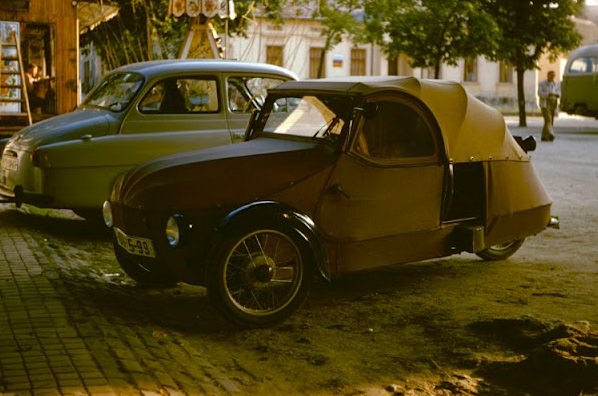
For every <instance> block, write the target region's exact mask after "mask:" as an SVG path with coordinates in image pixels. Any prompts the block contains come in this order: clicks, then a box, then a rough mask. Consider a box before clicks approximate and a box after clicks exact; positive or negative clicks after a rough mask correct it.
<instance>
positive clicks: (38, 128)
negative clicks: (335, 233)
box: [9, 108, 115, 149]
mask: <svg viewBox="0 0 598 396" xmlns="http://www.w3.org/2000/svg"><path fill="white" fill-rule="evenodd" d="M114 118H115V116H114V115H112V113H110V112H107V111H105V110H101V109H92V108H86V109H80V110H75V111H73V112H71V113H66V114H62V115H58V116H56V117H52V118H48V119H47V120H44V121H40V122H38V123H35V124H33V125H31V126H28V127H26V128H24V129H22V130H21V131H19V132H18V133H16V134H15V135H14V136H13V137H12V139H11V140H10V143H9V144H10V145H14V146H17V147H21V148H24V149H26V148H29V149H32V148H35V147H39V146H42V145H46V144H50V143H56V142H62V141H66V140H72V139H78V138H80V137H81V136H83V135H92V136H104V135H107V134H109V133H111V131H110V124H111V123H114Z"/></svg>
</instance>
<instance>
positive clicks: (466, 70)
mask: <svg viewBox="0 0 598 396" xmlns="http://www.w3.org/2000/svg"><path fill="white" fill-rule="evenodd" d="M463 81H466V82H477V81H478V58H466V59H465V61H464V62H463Z"/></svg>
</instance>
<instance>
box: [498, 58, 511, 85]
mask: <svg viewBox="0 0 598 396" xmlns="http://www.w3.org/2000/svg"><path fill="white" fill-rule="evenodd" d="M498 82H501V83H512V82H513V66H511V65H509V64H508V63H505V62H500V63H499V64H498Z"/></svg>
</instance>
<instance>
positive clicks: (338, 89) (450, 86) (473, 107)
mask: <svg viewBox="0 0 598 396" xmlns="http://www.w3.org/2000/svg"><path fill="white" fill-rule="evenodd" d="M388 91H395V92H401V93H405V94H407V95H408V96H412V97H415V98H417V99H419V100H420V101H421V102H423V103H424V104H425V105H426V106H427V107H428V108H429V109H430V111H431V112H432V114H433V115H434V117H435V118H436V121H437V123H438V126H439V127H440V131H441V133H442V135H443V138H444V144H445V150H446V153H447V156H448V157H449V159H450V160H452V161H454V162H472V161H484V160H489V159H494V160H500V159H525V160H527V159H529V157H528V156H527V154H526V153H525V152H524V151H523V149H521V147H520V146H519V144H517V142H516V141H515V139H513V137H512V136H511V134H510V133H509V132H508V129H507V126H506V124H505V120H504V117H503V116H502V114H501V113H500V112H498V111H497V110H496V109H494V108H491V107H490V106H488V105H486V104H484V103H483V102H482V101H480V100H479V99H477V98H475V97H474V96H472V95H471V94H469V93H468V92H466V91H465V89H464V88H463V86H462V85H461V84H459V83H456V82H452V81H444V80H430V79H419V78H415V77H398V76H389V77H348V78H327V79H319V80H303V81H287V82H284V83H282V84H280V85H279V86H277V87H276V88H273V89H271V90H270V91H269V92H270V93H273V94H275V93H285V92H286V93H304V92H305V93H306V94H307V93H313V94H318V93H330V94H340V95H356V96H364V95H369V94H374V93H377V92H388Z"/></svg>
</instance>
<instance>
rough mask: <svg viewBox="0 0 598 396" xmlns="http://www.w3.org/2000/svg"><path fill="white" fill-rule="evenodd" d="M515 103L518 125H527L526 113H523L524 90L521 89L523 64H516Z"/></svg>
mask: <svg viewBox="0 0 598 396" xmlns="http://www.w3.org/2000/svg"><path fill="white" fill-rule="evenodd" d="M515 70H517V104H518V107H519V126H520V127H525V126H527V120H526V114H525V91H524V90H523V76H524V73H525V68H523V66H517V67H516V68H515Z"/></svg>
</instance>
